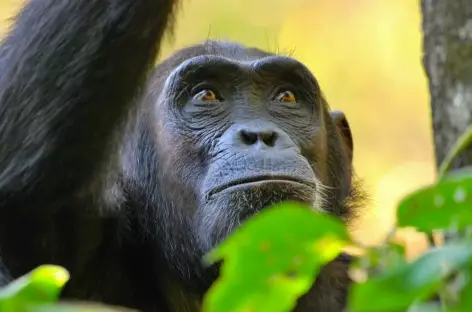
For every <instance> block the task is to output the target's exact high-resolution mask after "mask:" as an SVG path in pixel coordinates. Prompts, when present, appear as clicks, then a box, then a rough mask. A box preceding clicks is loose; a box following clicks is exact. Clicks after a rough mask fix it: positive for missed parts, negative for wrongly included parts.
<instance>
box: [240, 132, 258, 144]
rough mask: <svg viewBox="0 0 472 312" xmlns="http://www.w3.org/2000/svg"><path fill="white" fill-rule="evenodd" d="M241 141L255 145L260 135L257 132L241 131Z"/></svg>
mask: <svg viewBox="0 0 472 312" xmlns="http://www.w3.org/2000/svg"><path fill="white" fill-rule="evenodd" d="M239 136H240V137H241V141H242V142H243V143H244V144H246V145H254V144H256V143H257V140H258V135H257V133H255V132H251V131H246V130H241V131H239Z"/></svg>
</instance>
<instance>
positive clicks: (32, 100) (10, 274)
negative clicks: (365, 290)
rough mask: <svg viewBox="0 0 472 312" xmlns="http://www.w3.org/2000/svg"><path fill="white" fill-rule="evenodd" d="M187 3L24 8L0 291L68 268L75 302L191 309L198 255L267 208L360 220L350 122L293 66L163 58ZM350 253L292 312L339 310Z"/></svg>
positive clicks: (1, 94)
mask: <svg viewBox="0 0 472 312" xmlns="http://www.w3.org/2000/svg"><path fill="white" fill-rule="evenodd" d="M177 6H178V1H177V0H86V1H85V0H83V1H79V0H30V1H29V2H28V3H27V4H26V5H25V7H24V8H23V9H22V10H21V11H20V13H19V14H18V16H17V19H16V22H15V23H14V25H13V27H12V29H11V31H10V32H9V34H8V35H7V36H6V37H5V38H4V40H3V42H2V44H1V47H0V118H1V123H0V284H5V283H7V282H8V281H10V280H11V279H12V278H16V277H18V276H20V275H22V274H25V273H26V272H28V271H30V270H31V269H33V268H34V267H36V266H38V265H41V264H46V263H52V264H59V265H62V266H64V267H66V268H67V269H68V270H69V271H70V272H71V277H72V278H71V280H70V281H69V283H68V284H67V286H66V288H65V289H64V292H63V297H64V298H73V299H86V300H94V301H101V302H105V303H110V304H117V305H122V306H128V307H132V308H136V309H140V310H142V311H146V312H147V311H149V312H154V311H156V312H157V311H159V312H197V311H200V309H201V300H202V297H203V295H204V293H205V291H206V290H207V289H208V287H209V286H210V285H211V283H212V282H213V281H214V280H215V279H216V278H217V274H218V272H217V271H218V270H217V269H215V267H211V268H204V266H203V265H202V262H201V259H202V256H203V255H204V254H205V253H207V252H208V251H209V250H210V249H212V248H213V247H214V246H215V245H216V244H218V242H220V241H221V240H222V239H223V238H225V237H226V236H227V235H228V234H229V233H230V232H231V231H232V230H233V229H234V228H235V227H237V226H238V225H240V224H241V222H243V221H244V220H245V219H246V218H248V217H250V216H252V215H254V214H256V213H257V212H258V211H260V210H261V209H263V208H264V207H267V206H270V205H271V204H274V203H277V202H280V201H284V200H296V201H300V202H304V203H308V204H311V205H313V207H317V208H320V209H323V210H325V211H327V212H329V213H332V214H333V215H336V216H339V217H340V218H343V219H344V220H346V222H347V221H348V220H350V217H351V216H352V215H353V212H354V211H355V209H354V208H355V206H356V203H357V201H356V194H357V188H356V187H355V186H354V183H353V181H355V179H354V177H353V176H354V175H353V170H352V151H353V142H352V137H351V131H350V128H349V125H348V122H347V120H346V118H345V116H344V115H343V114H342V113H341V112H337V111H330V110H329V107H328V105H327V102H326V101H325V100H324V98H323V96H322V93H321V89H320V86H319V84H318V82H317V80H316V79H315V77H314V76H313V75H312V74H311V72H310V71H309V70H308V69H307V68H306V67H305V66H304V65H303V64H301V63H300V62H298V61H296V60H295V59H293V58H291V57H287V56H281V55H276V54H272V53H268V52H264V51H261V50H259V49H255V48H247V47H244V46H242V45H240V44H237V43H230V42H217V41H211V40H208V41H206V42H204V43H202V44H198V45H194V46H191V47H188V48H185V49H182V50H180V51H177V52H176V53H175V54H173V55H172V56H171V57H170V58H168V59H167V60H164V61H163V62H161V63H160V64H159V65H158V66H154V61H155V58H156V56H157V54H158V52H159V48H160V44H161V42H162V40H163V39H162V38H163V36H164V34H165V33H166V29H167V28H170V29H171V28H172V25H173V21H174V12H175V11H176V9H177ZM349 259H350V258H349V256H347V255H342V256H340V257H339V259H336V260H335V261H333V262H332V263H330V264H329V265H327V266H326V267H325V268H324V269H323V271H322V273H321V275H320V276H319V277H318V278H317V281H316V282H315V284H314V286H313V288H312V290H310V292H309V293H308V294H306V295H305V296H304V297H303V298H301V299H300V302H299V305H298V306H297V308H296V311H299V312H307V311H318V312H337V311H341V310H342V308H343V306H344V303H345V297H346V292H347V287H348V284H349V282H350V280H349V277H348V274H347V266H348V263H349Z"/></svg>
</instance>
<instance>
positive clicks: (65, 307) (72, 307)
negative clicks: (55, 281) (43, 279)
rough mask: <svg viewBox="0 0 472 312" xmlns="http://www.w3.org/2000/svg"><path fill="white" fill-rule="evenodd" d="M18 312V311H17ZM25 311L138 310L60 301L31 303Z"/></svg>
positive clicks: (129, 311)
mask: <svg viewBox="0 0 472 312" xmlns="http://www.w3.org/2000/svg"><path fill="white" fill-rule="evenodd" d="M15 312H16V311H15ZM25 312H137V311H136V310H131V309H128V308H122V307H115V306H109V305H104V304H99V303H91V302H79V301H78V302H60V303H54V304H39V305H30V306H28V307H27V308H26V309H25Z"/></svg>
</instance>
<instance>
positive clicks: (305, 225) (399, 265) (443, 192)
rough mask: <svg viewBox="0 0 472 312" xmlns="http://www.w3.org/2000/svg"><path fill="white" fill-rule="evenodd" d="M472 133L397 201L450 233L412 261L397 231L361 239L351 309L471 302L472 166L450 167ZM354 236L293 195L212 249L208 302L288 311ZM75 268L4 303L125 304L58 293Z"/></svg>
mask: <svg viewBox="0 0 472 312" xmlns="http://www.w3.org/2000/svg"><path fill="white" fill-rule="evenodd" d="M471 129H472V128H471ZM471 141H472V131H466V133H465V134H464V136H463V137H461V138H460V139H459V141H458V143H457V145H456V147H454V148H453V149H452V152H451V153H450V154H449V155H448V157H447V158H446V161H445V163H444V164H443V165H442V166H441V171H440V176H439V180H438V182H437V183H435V184H434V185H431V186H429V187H426V188H423V189H421V190H418V191H416V192H415V193H413V194H411V195H409V196H407V197H406V198H404V200H403V201H401V202H400V204H399V206H398V210H397V226H398V227H414V228H416V229H417V230H419V231H422V232H424V233H426V234H427V235H428V236H429V237H432V234H433V233H434V231H438V230H442V231H448V233H452V234H453V235H450V237H451V239H449V240H448V241H446V243H445V244H443V245H441V246H436V245H434V244H432V245H431V247H430V249H429V250H428V251H426V252H425V253H424V254H423V255H422V256H421V257H419V258H418V259H416V260H414V261H411V262H408V261H407V260H406V259H405V253H404V247H403V246H401V245H398V244H396V243H394V242H393V241H392V239H391V237H393V235H390V236H389V237H387V239H386V241H385V244H383V245H382V246H380V247H372V248H365V247H362V246H359V245H358V244H357V247H359V248H362V250H363V254H362V255H361V256H360V257H358V259H357V261H355V262H354V263H353V265H352V267H351V273H352V276H353V278H354V280H355V282H354V283H353V285H351V288H350V291H349V297H348V306H347V311H348V312H381V311H389V312H390V311H392V312H400V311H408V312H440V311H441V312H462V311H464V312H466V311H472V282H471V277H472V235H471V234H472V214H471V213H470V212H469V210H468V208H469V207H470V206H469V204H472V168H463V169H461V170H458V171H455V172H452V173H449V174H447V169H448V168H449V166H450V163H451V161H452V159H453V158H454V157H455V156H456V155H457V154H458V153H460V152H461V150H463V149H464V148H465V147H466V146H467V145H468V144H469V142H471ZM395 230H396V229H394V230H393V233H394V232H395ZM431 241H432V240H431ZM348 245H356V243H355V242H354V241H353V240H352V239H351V238H350V236H349V234H348V232H347V231H346V229H345V227H344V225H343V223H342V222H341V221H339V220H337V219H335V218H334V217H332V216H330V215H328V214H324V213H321V212H317V211H314V210H313V209H311V208H310V207H306V206H303V205H301V204H297V203H292V202H287V203H282V204H279V205H277V206H274V207H271V208H268V209H266V210H264V211H263V212H261V213H259V214H258V215H257V216H255V217H253V218H251V219H250V220H248V221H247V222H245V223H244V224H243V225H242V226H241V227H240V228H239V229H237V230H236V231H235V232H234V233H232V234H231V235H230V236H229V237H228V238H227V239H226V240H225V241H224V242H223V243H221V244H220V245H219V246H218V247H217V248H216V249H215V250H213V251H212V252H211V253H209V254H208V255H207V257H206V258H205V263H206V264H207V265H209V264H212V263H215V262H220V261H221V270H220V272H221V274H220V277H219V279H218V280H217V281H216V282H215V283H214V284H213V286H212V287H211V288H210V290H209V292H208V293H207V294H206V296H205V298H204V302H203V311H204V312H252V311H257V312H265V311H270V312H288V311H290V310H291V309H292V308H293V307H294V306H295V304H296V300H297V298H299V297H300V296H301V295H303V294H304V293H305V292H307V291H308V289H309V288H310V286H311V285H312V283H313V281H314V280H315V278H316V275H317V274H318V273H319V271H320V269H321V268H322V267H323V266H324V265H325V264H327V263H328V262H330V261H332V260H333V259H335V258H336V257H337V256H338V255H339V254H340V253H341V252H342V251H343V249H344V248H345V247H346V246H348ZM356 277H357V278H356ZM68 278H69V274H68V272H67V271H66V270H65V269H64V268H61V267H58V266H51V265H46V266H41V267H38V268H37V269H35V270H33V271H32V272H30V273H28V274H26V275H24V276H22V277H20V278H18V279H16V280H14V281H13V282H12V283H10V284H9V285H7V286H6V287H4V288H2V289H0V311H5V312H56V311H66V312H81V311H95V312H99V311H124V309H122V308H117V307H108V306H103V305H98V304H90V303H78V302H74V303H73V302H60V303H57V302H55V301H56V300H57V298H58V296H59V293H60V290H61V288H62V287H63V286H64V284H65V283H66V282H67V280H68Z"/></svg>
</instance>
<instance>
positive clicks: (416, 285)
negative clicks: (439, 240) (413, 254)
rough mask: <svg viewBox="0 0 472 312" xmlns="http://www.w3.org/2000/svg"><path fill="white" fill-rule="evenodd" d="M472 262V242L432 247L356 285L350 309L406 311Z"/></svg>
mask: <svg viewBox="0 0 472 312" xmlns="http://www.w3.org/2000/svg"><path fill="white" fill-rule="evenodd" d="M471 263H472V243H457V244H451V245H445V246H442V247H439V248H434V249H431V250H429V251H428V252H426V253H425V254H423V255H422V256H421V257H420V258H418V259H417V260H416V261H414V262H411V263H406V264H404V265H401V266H398V267H395V268H394V269H392V270H388V271H386V272H384V273H382V274H380V275H378V276H376V277H374V278H371V279H369V280H368V281H366V282H365V283H362V284H356V285H353V287H352V288H351V291H350V294H349V302H348V306H349V311H350V312H371V311H372V312H378V311H405V309H407V308H408V307H409V306H410V305H411V304H412V303H413V302H415V301H417V300H423V299H426V298H428V297H429V296H431V295H432V294H433V293H434V292H435V291H436V290H437V289H439V287H440V286H441V284H442V283H444V281H445V279H446V278H447V277H448V276H450V275H451V274H452V273H453V272H456V271H457V270H459V269H462V268H464V267H467V266H469V265H470V264H471ZM372 298H375V300H373V299H372Z"/></svg>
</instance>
